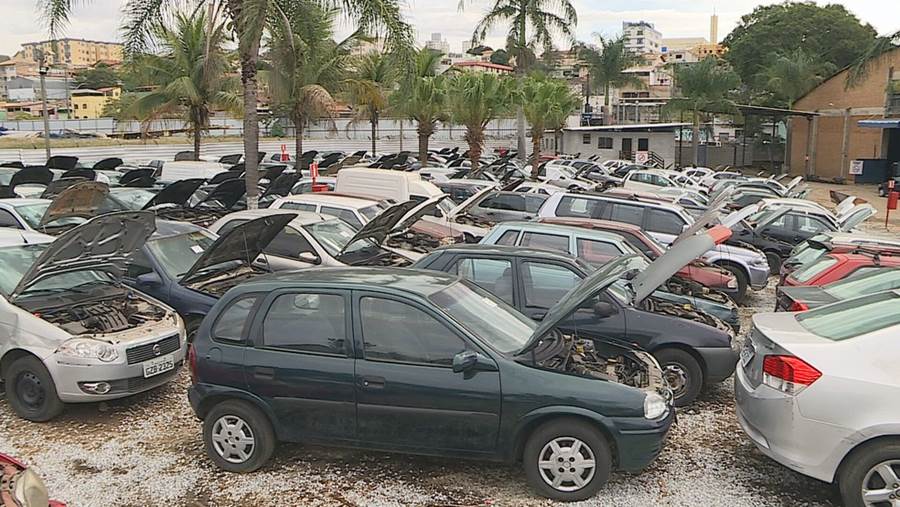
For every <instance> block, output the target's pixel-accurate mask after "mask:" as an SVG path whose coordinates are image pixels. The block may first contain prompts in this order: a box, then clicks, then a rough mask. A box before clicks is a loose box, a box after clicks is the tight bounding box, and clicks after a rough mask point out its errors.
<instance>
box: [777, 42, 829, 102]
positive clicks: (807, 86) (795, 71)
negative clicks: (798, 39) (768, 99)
mask: <svg viewBox="0 0 900 507" xmlns="http://www.w3.org/2000/svg"><path fill="white" fill-rule="evenodd" d="M833 71H834V66H833V65H831V64H830V63H828V62H823V61H821V60H820V59H817V58H814V57H812V56H810V55H809V54H807V53H806V52H805V51H803V50H802V49H800V48H797V49H795V50H793V51H791V52H789V53H787V54H784V55H780V56H778V57H777V58H776V59H775V60H774V61H773V62H772V63H771V64H770V65H769V66H768V67H766V68H765V70H764V71H763V72H762V74H761V76H760V79H761V81H762V82H763V83H765V88H766V89H767V90H768V91H769V93H771V94H772V96H773V97H774V98H775V99H777V100H779V101H780V102H781V103H782V104H783V105H784V106H786V107H787V108H788V109H792V108H793V107H794V102H795V101H796V100H797V99H799V98H800V97H802V96H803V95H805V94H806V92H808V91H810V90H812V89H813V88H815V87H816V85H818V84H819V83H821V82H822V80H823V79H825V77H826V76H827V75H829V74H830V73H831V72H833Z"/></svg>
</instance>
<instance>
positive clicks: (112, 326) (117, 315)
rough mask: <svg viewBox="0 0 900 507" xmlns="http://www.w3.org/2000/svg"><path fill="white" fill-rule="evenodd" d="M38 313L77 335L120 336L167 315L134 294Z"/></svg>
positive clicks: (158, 307)
mask: <svg viewBox="0 0 900 507" xmlns="http://www.w3.org/2000/svg"><path fill="white" fill-rule="evenodd" d="M37 313H39V314H40V317H41V318H42V319H43V320H45V321H47V322H49V323H51V324H54V325H56V326H57V327H59V328H61V329H63V330H65V331H66V332H68V333H70V334H73V335H79V334H108V333H116V332H120V331H125V330H127V329H132V328H135V327H139V326H141V325H143V324H146V323H148V322H156V321H159V320H161V319H163V318H164V317H165V316H166V310H165V309H163V308H162V307H160V306H157V305H155V304H153V303H150V302H149V301H147V300H145V299H143V298H141V297H139V296H137V295H135V294H134V293H132V292H127V293H126V294H125V295H124V296H122V295H116V296H115V297H113V298H105V299H101V300H97V299H92V300H90V301H85V302H83V303H76V304H73V305H68V306H65V307H61V308H60V307H57V308H48V309H41V310H38V312H37Z"/></svg>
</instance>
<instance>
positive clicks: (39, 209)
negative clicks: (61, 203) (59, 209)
mask: <svg viewBox="0 0 900 507" xmlns="http://www.w3.org/2000/svg"><path fill="white" fill-rule="evenodd" d="M49 207H50V201H47V202H39V203H34V204H22V205H19V206H16V213H18V214H19V216H20V217H22V220H25V223H27V224H28V226H29V227H31V228H32V229H36V230H38V229H42V228H43V226H42V225H41V219H42V218H44V213H46V212H47V208H49ZM85 221H86V220H85V219H84V218H80V217H66V218H60V219H58V220H53V221H52V222H50V223H51V224H53V225H77V224H81V223H84V222H85Z"/></svg>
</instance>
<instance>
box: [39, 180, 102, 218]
mask: <svg viewBox="0 0 900 507" xmlns="http://www.w3.org/2000/svg"><path fill="white" fill-rule="evenodd" d="M107 196H109V185H107V184H106V183H100V182H98V181H80V182H78V183H75V184H74V185H71V186H70V187H69V188H67V189H65V190H63V191H62V192H60V193H59V195H57V196H56V197H55V198H54V199H53V201H52V202H51V203H50V206H48V207H47V211H45V212H44V216H43V217H41V223H40V224H41V225H46V224H49V223H50V222H53V221H55V220H59V219H61V218H69V217H80V218H90V217H92V216H94V215H95V214H96V211H97V209H98V208H99V207H100V206H101V205H102V204H103V203H104V202H105V201H106V198H107Z"/></svg>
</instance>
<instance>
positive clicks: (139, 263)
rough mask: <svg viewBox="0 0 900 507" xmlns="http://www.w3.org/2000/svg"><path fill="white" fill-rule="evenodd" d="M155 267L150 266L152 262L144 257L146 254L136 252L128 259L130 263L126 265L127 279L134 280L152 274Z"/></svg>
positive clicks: (139, 251)
mask: <svg viewBox="0 0 900 507" xmlns="http://www.w3.org/2000/svg"><path fill="white" fill-rule="evenodd" d="M152 272H153V267H152V266H151V264H150V261H149V260H148V259H147V256H146V255H144V252H143V251H141V250H137V251H135V252H134V253H133V254H131V256H130V257H128V261H127V262H126V264H125V277H126V278H131V279H132V280H133V279H135V278H137V277H139V276H141V275H145V274H147V273H152Z"/></svg>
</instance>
